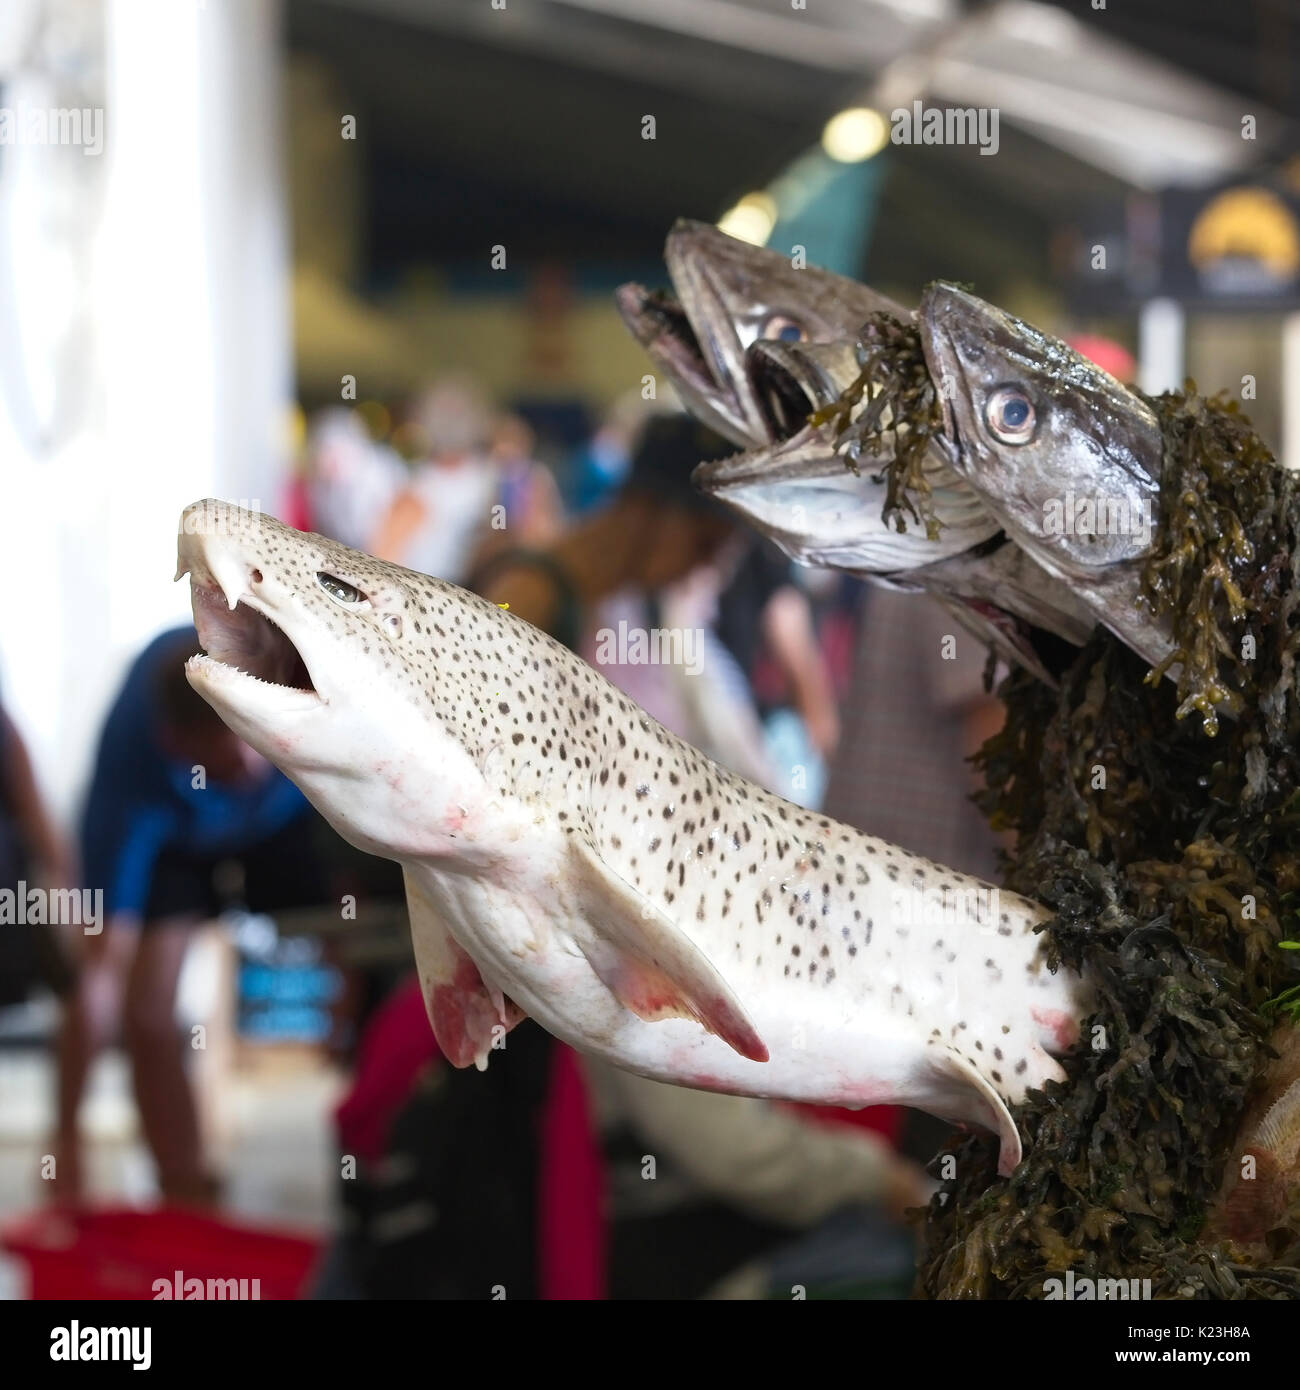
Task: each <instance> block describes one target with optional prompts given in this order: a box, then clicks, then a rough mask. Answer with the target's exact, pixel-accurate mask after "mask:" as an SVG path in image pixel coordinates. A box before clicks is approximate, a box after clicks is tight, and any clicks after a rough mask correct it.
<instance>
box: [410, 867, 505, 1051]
mask: <svg viewBox="0 0 1300 1390" xmlns="http://www.w3.org/2000/svg"><path fill="white" fill-rule="evenodd" d="M403 877H404V878H405V880H406V909H407V912H408V913H409V914H410V918H411V944H412V945H413V946H414V948H415V968H416V971H417V973H418V974H419V977H420V993H421V994H422V995H423V996H424V1008H425V1012H426V1013H427V1014H428V1015H429V1023H430V1025H431V1026H432V1028H433V1036H434V1037H435V1038H437V1040H438V1047H439V1048H440V1049H441V1050H442V1053H443V1055H444V1056H445V1057H446V1059H447V1060H448V1061H449V1062H450V1063H451V1064H452V1066H453V1067H467V1066H469V1065H470V1063H471V1062H472V1063H473V1064H474V1065H475V1066H477V1067H478V1069H479V1071H486V1070H487V1064H488V1054H489V1053H490V1052H491V1051H492V1045H493V1043H494V1042H496V1040H497V1039H498V1038H502V1037H504V1036H505V1034H506V1033H508V1032H509V1031H510V1030H511V1029H512V1028H513V1027H514V1026H515V1024H516V1023H519V1022H520V1021H521V1020H522V1019H523V1018H524V1017H526V1015H525V1014H524V1013H523V1011H522V1010H521V1009H519V1008H518V1007H517V1006H516V1005H515V1004H514V1003H512V1002H511V1001H510V1000H508V999H506V998H505V996H504V995H503V994H502V993H501V991H500V990H499V989H489V988H488V986H487V985H486V984H485V983H484V982H483V977H482V975H480V974H479V969H478V966H477V965H475V964H474V962H473V960H472V959H471V958H470V956H469V955H468V954H467V953H466V951H465V950H464V948H463V947H462V946H461V945H460V944H459V943H458V942H457V941H456V939H455V937H453V936H452V934H451V933H450V932H449V931H448V930H447V928H446V927H445V926H444V925H443V922H442V919H441V918H440V917H439V916H438V913H437V910H436V909H435V907H434V906H433V904H432V903H431V902H430V901H429V898H428V896H427V895H426V894H425V892H424V890H423V889H422V888H421V887H420V885H419V884H418V883H417V882H416V881H415V880H414V879H413V878H412V877H411V875H410V874H409V873H407V872H406V871H405V870H403ZM498 1030H502V1031H498Z"/></svg>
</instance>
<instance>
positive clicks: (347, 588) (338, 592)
mask: <svg viewBox="0 0 1300 1390" xmlns="http://www.w3.org/2000/svg"><path fill="white" fill-rule="evenodd" d="M316 582H317V584H319V585H320V586H321V588H322V589H324V590H325V592H326V593H327V594H328V595H329V596H330V598H332V599H333V600H334V601H335V602H336V603H342V604H345V605H347V606H348V607H355V606H356V605H357V604H359V603H367V602H369V600H368V599H367V598H366V596H365V594H363V593H362V592H361V590H360V589H357V588H354V587H353V586H352V585H351V584H349V583H348V582H347V580H346V579H339V578H338V577H337V576H336V575H333V574H325V573H324V572H323V571H322V572H321V573H319V574H317V576H316Z"/></svg>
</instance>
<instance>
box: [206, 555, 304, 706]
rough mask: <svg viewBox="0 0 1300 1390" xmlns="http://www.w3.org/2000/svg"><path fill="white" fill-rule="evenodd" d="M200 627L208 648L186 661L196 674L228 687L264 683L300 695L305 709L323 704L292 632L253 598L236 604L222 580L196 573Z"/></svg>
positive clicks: (299, 701) (243, 598)
mask: <svg viewBox="0 0 1300 1390" xmlns="http://www.w3.org/2000/svg"><path fill="white" fill-rule="evenodd" d="M190 601H191V605H192V607H193V611H194V626H195V628H196V629H197V631H198V634H199V645H200V646H201V647H202V648H203V651H202V652H201V653H199V654H197V655H195V656H192V657H191V658H190V659H189V661H188V662H187V663H186V666H187V669H188V670H189V672H190V674H191V675H192V676H193V677H196V678H198V679H200V680H202V681H205V682H206V683H209V684H212V685H217V684H220V685H222V686H225V687H227V688H231V687H235V686H238V685H241V684H247V685H249V686H250V687H251V686H262V687H264V688H266V689H269V690H275V691H279V692H284V693H285V694H287V695H290V696H293V697H295V698H294V699H292V700H290V701H289V702H288V703H289V704H291V705H298V704H301V705H302V706H303V707H304V708H306V707H309V706H312V705H317V704H321V703H323V699H322V696H321V694H320V692H319V691H318V690H317V688H316V684H315V682H314V681H313V680H312V675H311V671H310V670H309V669H308V666H307V663H306V661H305V660H304V659H303V656H302V654H301V653H300V652H299V651H298V648H297V647H296V646H295V645H294V643H293V641H292V639H291V638H290V637H289V635H288V634H287V633H286V632H285V631H284V629H283V628H281V627H280V626H279V625H278V624H277V623H276V622H275V620H274V619H273V618H272V617H271V616H270V615H269V614H268V613H266V612H263V611H261V610H260V609H259V608H255V607H253V604H254V603H255V602H256V600H255V599H253V598H252V597H251V596H240V597H238V598H237V599H236V601H235V603H234V604H233V606H232V604H231V602H230V600H229V598H228V597H227V595H226V593H225V591H224V590H223V588H222V586H221V585H220V583H218V582H217V580H216V579H214V578H211V577H209V576H205V575H201V574H199V573H192V574H191V576H190Z"/></svg>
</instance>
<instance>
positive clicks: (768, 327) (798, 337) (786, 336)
mask: <svg viewBox="0 0 1300 1390" xmlns="http://www.w3.org/2000/svg"><path fill="white" fill-rule="evenodd" d="M758 336H759V337H760V338H779V339H780V340H781V342H783V343H802V342H803V340H804V339H805V338H806V337H807V336H808V335H807V333H805V332H804V329H803V325H802V324H801V323H799V322H798V321H797V320H795V319H792V318H790V316H789V315H788V314H773V315H772V317H771V318H769V319H768V320H767V322H766V323H764V325H763V327H762V329H761V330H760V331H759V335H758Z"/></svg>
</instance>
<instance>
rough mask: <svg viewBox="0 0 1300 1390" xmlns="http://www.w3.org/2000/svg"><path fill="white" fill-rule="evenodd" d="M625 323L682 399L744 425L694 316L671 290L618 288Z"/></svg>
mask: <svg viewBox="0 0 1300 1390" xmlns="http://www.w3.org/2000/svg"><path fill="white" fill-rule="evenodd" d="M614 299H615V303H616V304H617V305H618V310H619V313H620V314H622V316H623V321H624V323H626V324H627V326H628V328H629V329H631V331H632V334H633V336H634V337H635V338H636V340H637V342H639V343H640V344H641V346H642V347H643V348H645V350H646V352H647V353H648V354H649V355H650V357H651V359H652V360H653V361H654V362H655V363H656V364H657V365H659V366H660V367H662V368H663V369H664V370H665V371H666V372H667V373H668V375H669V377H670V378H671V379H672V383H673V385H674V387H676V388H677V389H678V390H679V391H681V390H682V389H683V388H684V391H683V394H686V395H689V396H691V397H692V398H693V399H697V400H699V401H702V402H706V403H708V404H711V405H712V406H713V407H714V408H715V409H716V410H717V411H718V412H719V413H720V414H721V415H723V416H724V417H725V418H727V419H728V420H731V421H735V422H739V421H741V420H742V419H743V412H742V409H741V403H740V399H739V396H738V395H737V393H736V392H735V391H734V390H733V389H732V388H731V387H730V385H729V384H728V383H727V382H726V381H725V380H723V379H721V378H720V377H719V375H718V374H717V373H716V372H715V370H714V367H713V364H712V362H711V361H710V359H709V357H708V356H707V355H706V353H705V351H704V348H703V346H702V345H701V343H700V340H699V337H698V336H697V334H696V332H695V328H694V326H693V325H692V323H691V320H690V316H689V315H688V314H687V312H686V310H685V309H684V308H683V307H682V304H681V302H680V301H679V300H678V299H677V297H676V296H675V295H673V294H671V293H669V292H668V291H667V290H648V289H646V288H645V287H644V286H643V285H636V284H630V285H620V286H619V288H618V290H617V291H616V292H615V295H614Z"/></svg>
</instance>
